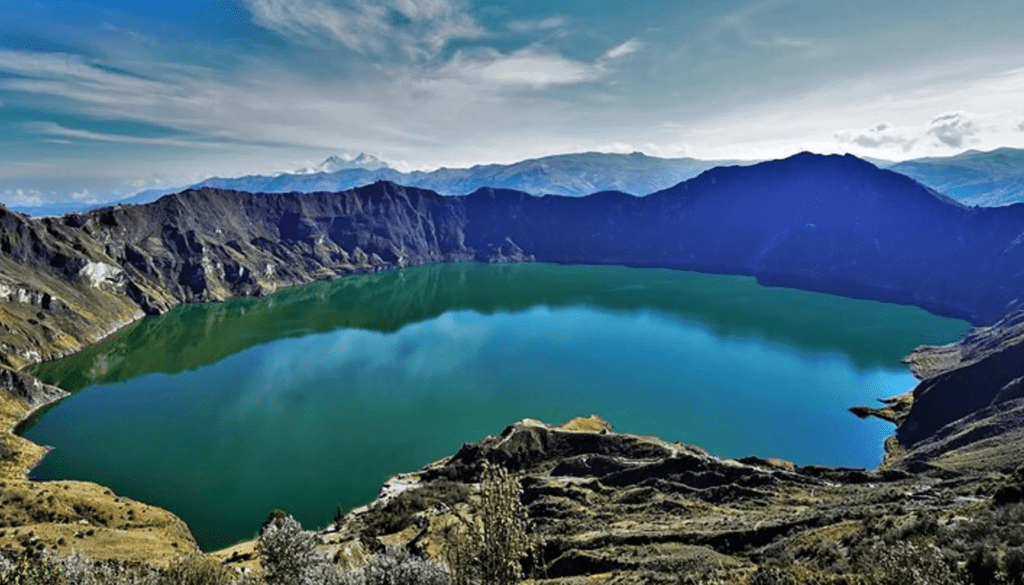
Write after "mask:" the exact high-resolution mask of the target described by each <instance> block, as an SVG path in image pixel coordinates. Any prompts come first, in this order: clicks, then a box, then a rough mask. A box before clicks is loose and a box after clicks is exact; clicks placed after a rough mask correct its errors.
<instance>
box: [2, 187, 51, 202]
mask: <svg viewBox="0 0 1024 585" xmlns="http://www.w3.org/2000/svg"><path fill="white" fill-rule="evenodd" d="M42 195H43V194H42V193H40V192H39V191H36V190H35V189H27V190H26V189H7V190H6V191H4V199H5V200H6V202H7V203H8V204H10V205H24V206H35V205H42V204H43V197H42Z"/></svg>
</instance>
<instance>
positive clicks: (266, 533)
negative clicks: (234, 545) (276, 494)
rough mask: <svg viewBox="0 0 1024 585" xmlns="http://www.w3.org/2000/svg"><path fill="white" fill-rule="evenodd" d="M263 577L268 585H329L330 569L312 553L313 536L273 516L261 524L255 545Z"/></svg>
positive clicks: (332, 578) (333, 575)
mask: <svg viewBox="0 0 1024 585" xmlns="http://www.w3.org/2000/svg"><path fill="white" fill-rule="evenodd" d="M256 546H257V550H258V551H259V555H260V564H261V565H262V566H263V576H264V578H265V579H266V580H267V583H269V584H270V585H313V584H316V585H330V584H332V583H336V582H337V578H338V576H337V573H336V572H335V570H334V567H333V565H331V564H330V562H329V561H327V559H326V558H324V556H323V555H321V554H320V553H318V552H317V551H316V539H315V537H314V536H313V533H311V532H306V531H304V530H302V525H301V524H299V523H298V522H297V521H296V520H295V519H294V518H292V517H291V516H286V515H285V514H284V513H283V512H274V513H273V514H271V515H270V518H268V519H267V521H266V522H264V523H263V527H262V528H261V529H260V534H259V538H258V542H257V545H256Z"/></svg>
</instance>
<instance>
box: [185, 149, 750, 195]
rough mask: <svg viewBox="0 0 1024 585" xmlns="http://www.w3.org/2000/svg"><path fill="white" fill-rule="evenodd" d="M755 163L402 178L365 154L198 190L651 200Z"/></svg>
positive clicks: (631, 157) (641, 161) (682, 161)
mask: <svg viewBox="0 0 1024 585" xmlns="http://www.w3.org/2000/svg"><path fill="white" fill-rule="evenodd" d="M736 164H751V163H750V162H744V161H736V160H698V159H695V158H658V157H653V156H647V155H645V154H641V153H639V152H634V153H633V154H608V153H599V152H586V153H581V154H562V155H556V156H547V157H544V158H535V159H529V160H524V161H520V162H517V163H514V164H510V165H499V164H491V165H476V166H473V167H470V168H462V169H450V168H445V167H442V168H440V169H437V170H435V171H429V172H426V171H413V172H410V173H403V172H401V171H397V170H395V169H393V168H391V167H389V166H388V165H387V164H386V163H384V162H383V161H381V160H380V159H378V158H376V157H372V156H369V155H366V154H361V155H359V156H358V157H355V158H350V159H342V158H339V157H331V158H329V159H327V160H325V161H324V162H323V163H321V164H320V165H318V166H317V167H316V168H314V169H305V170H303V171H300V172H298V173H286V174H281V175H275V176H264V175H250V176H246V177H238V178H234V179H226V178H219V177H214V178H212V179H207V180H205V181H203V182H201V183H199V184H198V185H194V187H195V188H198V187H213V188H215V189H236V190H239V191H249V192H251V193H292V192H300V193H315V192H318V191H329V192H335V191H344V190H346V189H352V188H354V187H361V186H363V185H369V184H371V183H375V182H377V181H390V182H392V183H397V184H399V185H406V186H408V187H418V188H420V189H430V190H431V191H434V192H436V193H440V194H441V195H465V194H467V193H472V192H473V191H476V190H477V189H479V188H481V187H491V188H493V189H515V190H517V191H524V192H526V193H530V194H532V195H564V196H567V197H582V196H584V195H590V194H591V193H597V192H599V191H621V192H623V193H629V194H630V195H646V194H648V193H653V192H655V191H660V190H661V189H666V188H668V187H671V186H672V185H676V184H678V183H680V182H682V181H685V180H686V179H690V178H693V177H695V176H697V175H699V174H700V173H702V172H704V171H706V170H708V169H712V168H714V167H719V166H726V165H736Z"/></svg>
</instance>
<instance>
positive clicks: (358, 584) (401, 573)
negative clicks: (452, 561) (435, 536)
mask: <svg viewBox="0 0 1024 585" xmlns="http://www.w3.org/2000/svg"><path fill="white" fill-rule="evenodd" d="M451 583H452V578H451V577H450V576H449V575H448V573H446V572H445V570H444V569H442V568H441V566H440V565H438V564H437V563H433V562H430V561H426V560H423V559H421V558H419V557H415V556H413V555H411V554H409V552H408V551H406V550H405V549H388V550H386V551H385V552H383V553H377V554H375V555H373V556H372V557H370V560H369V562H368V563H367V564H366V566H364V567H362V568H360V569H356V570H354V571H350V572H348V573H345V574H344V575H342V576H341V579H340V582H339V585H451Z"/></svg>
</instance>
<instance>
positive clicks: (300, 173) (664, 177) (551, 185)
mask: <svg viewBox="0 0 1024 585" xmlns="http://www.w3.org/2000/svg"><path fill="white" fill-rule="evenodd" d="M755 162H758V161H741V160H700V159H695V158H659V157H653V156H647V155H645V154H642V153H639V152H634V153H632V154H613V153H598V152H587V153H579V154H562V155H555V156H547V157H543V158H535V159H528V160H524V161H520V162H517V163H513V164H508V165H502V164H489V165H476V166H473V167H469V168H445V167H442V168H440V169H437V170H434V171H413V172H409V173H404V172H401V171H398V170H396V169H394V168H392V167H390V166H389V165H388V164H387V163H386V162H385V161H383V160H381V159H379V158H377V157H375V156H373V155H369V154H365V153H363V154H359V155H357V156H352V155H341V156H332V157H329V158H327V159H326V160H324V161H323V162H321V163H320V164H318V165H315V166H313V167H307V168H304V169H300V170H297V171H295V172H292V173H282V174H278V175H247V176H243V177H235V178H229V177H212V178H209V179H206V180H204V181H201V182H199V183H196V184H194V185H191V186H178V187H167V188H160V189H149V190H147V191H143V192H141V193H137V194H136V195H133V196H132V197H129V198H127V199H123V200H120V201H117V202H116V203H120V204H124V205H133V204H142V203H149V202H151V201H155V200H157V199H159V198H160V197H162V196H164V195H167V194H169V193H176V192H179V191H182V190H184V189H186V188H202V187H212V188H216V189H232V190H237V191H247V192H250V193H292V192H299V193H315V192H320V191H327V192H338V191H344V190H347V189H352V188H355V187H360V186H363V185H369V184H372V183H375V182H377V181H389V182H392V183H397V184H399V185H406V186H409V187H418V188H421V189H429V190H431V191H434V192H437V193H440V194H441V195H465V194H467V193H472V192H474V191H476V190H477V189H480V188H482V187H489V188H493V189H513V190H516V191H523V192H526V193H530V194H532V195H562V196H567V197H582V196H585V195H589V194H591V193H598V192H602V191H619V192H622V193H628V194H630V195H647V194H649V193H654V192H656V191H660V190H662V189H667V188H669V187H672V186H674V185H676V184H678V183H680V182H682V181H685V180H687V179H691V178H693V177H696V176H697V175H699V174H701V173H703V172H704V171H707V170H710V169H712V168H715V167H721V166H736V165H740V166H746V165H750V164H754V163H755ZM869 162H871V163H872V164H874V165H875V166H877V167H879V168H884V169H890V170H893V171H896V172H898V173H900V174H903V175H906V176H908V177H911V178H913V179H915V180H916V181H918V182H920V183H921V184H923V185H926V186H928V187H931V188H932V189H935V190H936V191H938V192H940V193H943V194H945V195H947V196H949V197H950V198H952V199H954V200H956V201H959V202H961V203H963V204H964V205H968V206H980V207H998V206H1002V205H1010V204H1012V203H1017V202H1021V201H1024V150H1020V149H1012V148H1001V149H998V150H994V151H992V152H978V151H975V150H970V151H967V152H964V153H962V154H959V155H956V156H951V157H940V158H922V159H915V160H910V161H904V162H892V161H886V160H881V159H869ZM110 204H111V202H108V203H104V204H102V205H98V204H85V203H81V202H76V201H68V202H60V203H51V204H47V205H43V206H37V207H27V206H11V207H10V208H11V209H13V210H15V211H20V212H22V213H27V214H29V215H36V216H39V215H62V214H64V213H69V212H72V211H85V210H88V209H95V208H98V207H102V206H106V205H110Z"/></svg>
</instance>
